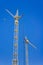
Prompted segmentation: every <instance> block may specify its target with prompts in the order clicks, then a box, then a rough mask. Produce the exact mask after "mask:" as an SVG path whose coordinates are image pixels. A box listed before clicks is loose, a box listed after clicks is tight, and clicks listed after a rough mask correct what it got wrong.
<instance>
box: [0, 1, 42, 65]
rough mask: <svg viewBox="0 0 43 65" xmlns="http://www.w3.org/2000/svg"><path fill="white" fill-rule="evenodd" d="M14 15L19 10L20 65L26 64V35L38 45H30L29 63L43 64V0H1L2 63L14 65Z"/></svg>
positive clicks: (0, 41)
mask: <svg viewBox="0 0 43 65" xmlns="http://www.w3.org/2000/svg"><path fill="white" fill-rule="evenodd" d="M5 9H8V10H10V11H11V12H12V13H13V14H14V15H15V14H16V10H17V9H18V10H19V15H22V14H24V15H23V17H22V18H21V19H20V20H19V43H18V44H19V65H25V48H24V46H25V42H24V37H25V36H27V37H28V39H29V40H30V41H31V42H32V43H33V44H34V45H36V47H37V50H35V49H34V48H32V47H31V46H30V45H28V47H29V48H28V50H29V65H43V0H0V65H12V53H13V40H14V39H13V36H14V19H13V18H12V17H11V16H10V15H9V14H8V13H7V12H6V11H5Z"/></svg>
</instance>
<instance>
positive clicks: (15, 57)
mask: <svg viewBox="0 0 43 65" xmlns="http://www.w3.org/2000/svg"><path fill="white" fill-rule="evenodd" d="M14 18H15V21H14V25H15V27H14V43H13V65H18V33H19V22H18V20H19V18H20V16H18V10H17V13H16V15H15V16H14Z"/></svg>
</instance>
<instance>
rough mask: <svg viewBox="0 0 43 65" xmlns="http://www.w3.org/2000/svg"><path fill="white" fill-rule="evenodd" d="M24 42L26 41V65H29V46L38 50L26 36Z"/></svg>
mask: <svg viewBox="0 0 43 65" xmlns="http://www.w3.org/2000/svg"><path fill="white" fill-rule="evenodd" d="M24 40H25V42H26V43H25V50H26V51H25V52H26V53H25V54H26V65H29V63H28V62H29V61H28V44H29V45H31V46H32V47H33V48H35V49H37V47H36V46H35V45H33V44H32V43H31V42H30V41H29V40H28V38H27V37H26V36H25V38H24Z"/></svg>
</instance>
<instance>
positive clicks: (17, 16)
mask: <svg viewBox="0 0 43 65" xmlns="http://www.w3.org/2000/svg"><path fill="white" fill-rule="evenodd" d="M18 14H19V13H18V10H17V12H16V15H15V16H14V18H15V19H16V20H19V19H20V18H21V16H19V15H18Z"/></svg>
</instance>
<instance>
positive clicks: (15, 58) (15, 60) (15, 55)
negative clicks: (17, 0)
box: [6, 9, 21, 65]
mask: <svg viewBox="0 0 43 65" xmlns="http://www.w3.org/2000/svg"><path fill="white" fill-rule="evenodd" d="M6 11H7V12H8V13H9V14H10V15H11V16H12V17H13V18H14V19H15V21H14V25H15V27H14V43H13V61H12V65H18V62H19V61H18V32H19V22H18V20H19V19H20V18H21V16H18V10H17V12H16V15H15V16H14V15H13V14H12V13H11V12H10V11H9V10H8V9H6Z"/></svg>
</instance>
